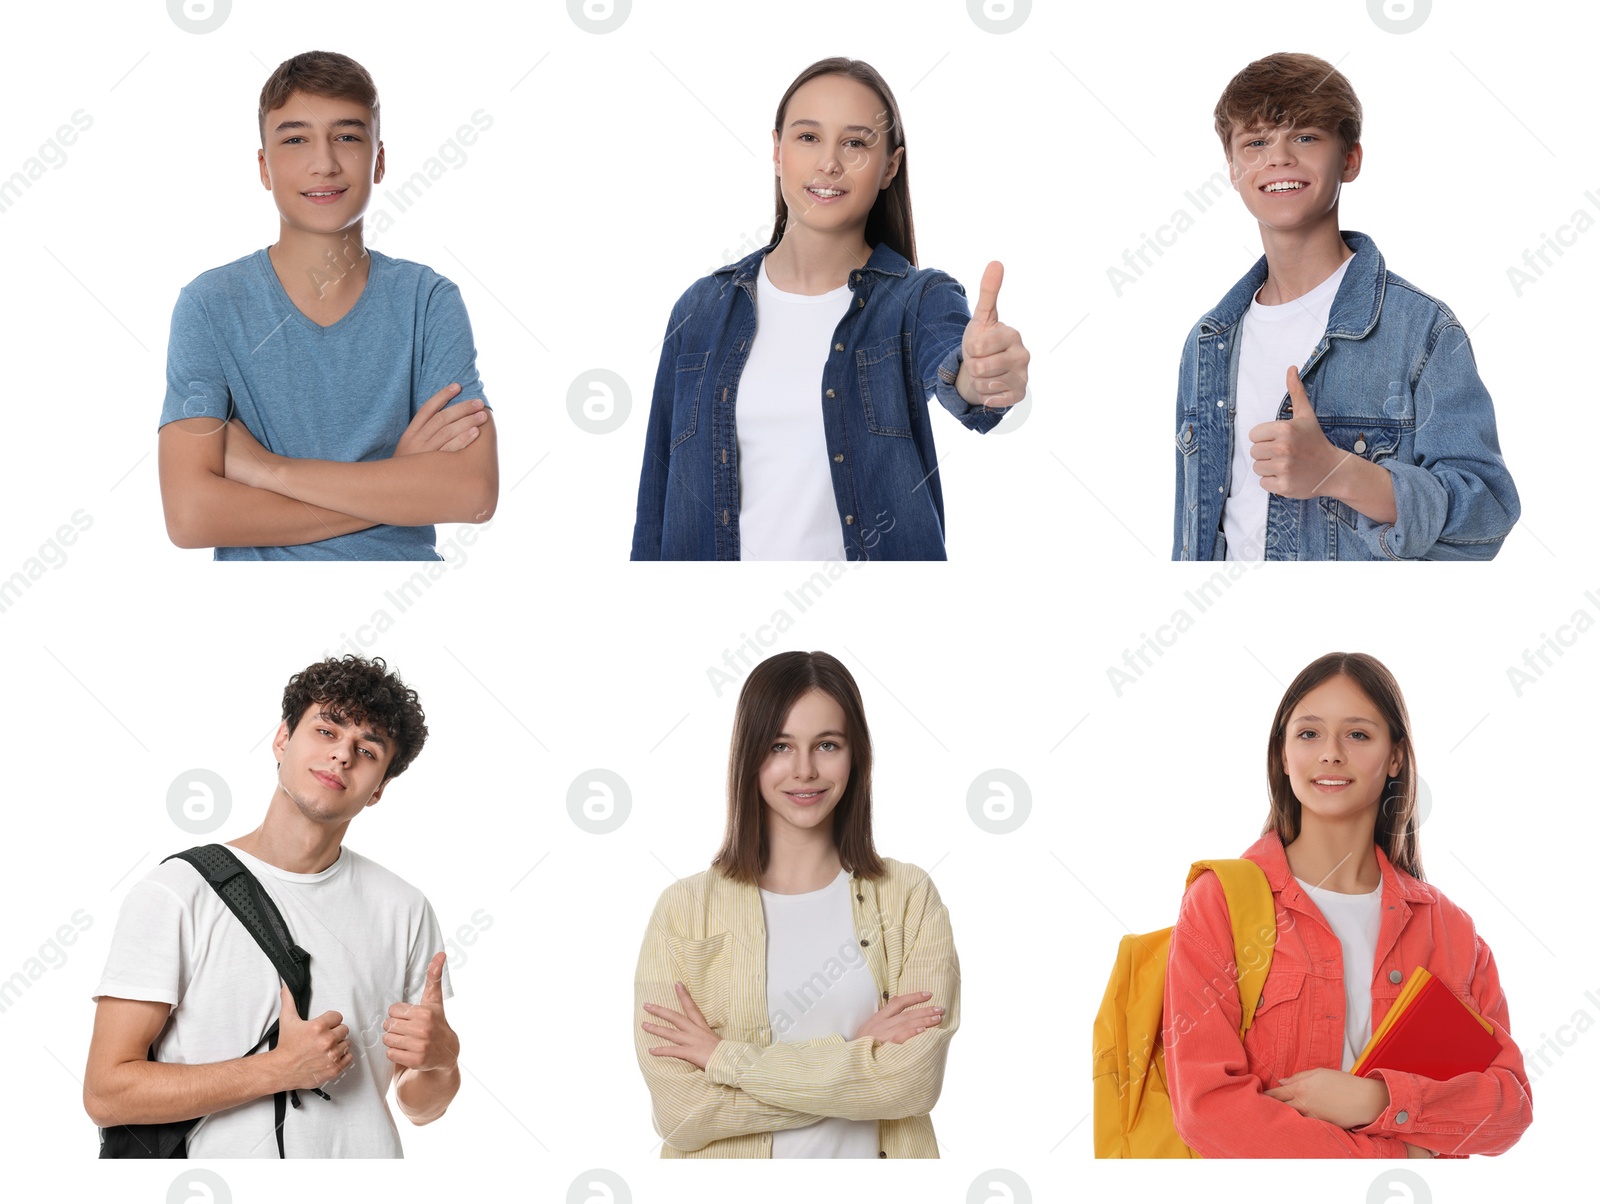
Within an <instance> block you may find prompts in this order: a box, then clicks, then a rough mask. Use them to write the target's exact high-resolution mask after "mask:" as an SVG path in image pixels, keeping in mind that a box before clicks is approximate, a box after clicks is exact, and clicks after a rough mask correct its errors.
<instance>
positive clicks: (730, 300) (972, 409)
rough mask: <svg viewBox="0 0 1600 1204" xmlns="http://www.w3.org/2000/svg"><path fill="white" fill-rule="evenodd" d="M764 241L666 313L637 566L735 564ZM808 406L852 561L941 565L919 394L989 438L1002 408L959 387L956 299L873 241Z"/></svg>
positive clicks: (943, 280) (942, 277) (962, 318)
mask: <svg viewBox="0 0 1600 1204" xmlns="http://www.w3.org/2000/svg"><path fill="white" fill-rule="evenodd" d="M770 250H772V247H770V246H769V247H765V248H763V249H762V250H760V251H755V252H753V253H751V254H750V255H747V256H746V257H745V258H743V259H741V260H740V261H739V262H738V263H734V264H729V265H728V266H727V267H724V268H720V269H718V270H717V271H715V272H713V273H712V274H711V275H709V276H706V277H704V278H702V279H700V280H697V281H696V282H695V283H694V284H693V285H692V286H690V288H689V291H688V292H686V293H684V294H683V296H682V297H681V298H679V300H678V303H677V304H676V305H675V306H673V309H672V317H671V320H670V321H669V322H668V323H667V335H666V339H665V341H664V342H663V343H662V347H661V363H660V366H659V368H658V369H657V370H656V383H655V393H654V396H653V398H652V400H651V403H650V423H649V427H648V428H647V430H646V432H645V448H644V467H643V469H642V470H641V471H640V474H639V504H638V513H637V517H636V519H635V522H634V528H633V553H632V559H634V560H738V559H739V441H738V438H737V436H736V433H735V411H736V409H737V407H738V400H739V378H740V375H741V374H742V373H743V372H744V365H745V361H746V360H747V359H748V358H749V355H750V346H751V344H752V343H753V342H754V340H755V333H756V273H757V272H759V271H760V270H761V261H762V257H763V256H765V255H766V254H767V252H768V251H770ZM849 287H850V289H851V291H852V292H853V293H854V294H855V301H854V304H852V305H851V306H850V308H849V311H848V312H847V313H846V314H845V316H844V317H843V318H841V319H840V321H839V325H838V328H837V329H836V330H835V331H834V339H833V348H832V350H831V351H830V353H829V355H828V363H827V366H826V367H825V368H824V370H823V375H822V396H821V397H820V398H818V402H819V407H818V408H819V410H820V413H821V416H822V427H823V432H824V435H825V437H826V439H827V446H828V457H829V467H830V468H831V469H832V473H833V495H834V500H835V501H836V502H837V504H838V507H839V526H840V529H841V530H842V532H843V534H844V548H845V556H846V558H847V559H849V560H943V559H944V558H945V554H944V498H943V496H942V494H941V492H940V489H939V474H938V456H937V454H936V453H935V451H934V446H933V427H932V424H931V423H930V422H929V420H928V406H927V399H928V397H929V396H930V395H933V396H937V397H938V399H939V401H940V404H942V405H943V406H944V407H945V409H947V410H949V411H950V412H951V413H952V414H954V415H955V416H956V417H957V418H959V419H960V420H961V422H962V424H963V425H964V426H967V427H969V428H970V429H972V430H975V431H979V432H986V431H988V430H990V429H991V428H993V427H994V426H995V425H996V424H997V423H999V421H1000V419H1001V417H1002V415H1003V414H1004V413H1005V411H1004V410H991V409H986V408H985V407H983V406H970V405H968V404H967V403H966V402H965V401H963V400H962V399H961V395H960V394H959V393H957V392H956V387H955V382H956V373H957V372H958V371H959V369H960V367H961V336H962V334H963V333H964V332H965V331H966V328H967V323H968V321H969V320H970V315H969V313H968V311H967V300H966V293H965V291H964V290H963V289H962V287H961V285H960V284H958V283H957V282H956V281H955V280H953V279H952V278H951V277H949V276H948V275H946V274H945V273H943V272H937V271H931V270H921V269H917V268H914V267H912V266H911V264H910V263H909V262H907V261H906V259H905V258H904V257H903V256H901V255H900V254H898V253H897V252H895V251H893V250H891V249H890V248H889V247H888V246H887V245H886V244H882V243H880V244H879V245H878V246H877V247H876V248H875V249H874V250H873V252H872V256H871V258H869V259H868V260H867V264H866V266H865V267H864V268H861V269H859V270H856V271H853V272H851V273H850V280H849Z"/></svg>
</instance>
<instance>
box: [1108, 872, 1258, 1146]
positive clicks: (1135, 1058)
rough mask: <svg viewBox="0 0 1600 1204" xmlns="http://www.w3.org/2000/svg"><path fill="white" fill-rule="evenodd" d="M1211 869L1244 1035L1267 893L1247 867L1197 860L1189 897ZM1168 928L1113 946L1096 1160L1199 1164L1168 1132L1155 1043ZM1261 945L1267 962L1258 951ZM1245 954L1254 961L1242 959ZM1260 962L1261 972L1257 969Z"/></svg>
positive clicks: (1163, 1064)
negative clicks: (1223, 913)
mask: <svg viewBox="0 0 1600 1204" xmlns="http://www.w3.org/2000/svg"><path fill="white" fill-rule="evenodd" d="M1207 870H1210V871H1211V872H1213V873H1214V874H1216V876H1217V878H1218V879H1219V880H1220V881H1221V882H1222V893H1223V894H1224V895H1225V896H1226V897H1227V900H1228V917H1229V921H1230V923H1231V926H1232V928H1233V948H1234V962H1235V964H1236V965H1237V966H1238V971H1239V1002H1240V1004H1241V1005H1242V1006H1243V1011H1242V1015H1241V1020H1240V1024H1239V1035H1240V1036H1241V1037H1243V1036H1244V1034H1245V1031H1246V1030H1247V1029H1249V1027H1250V1022H1251V1020H1253V1019H1254V1018H1255V1012H1256V1004H1257V1003H1259V1002H1260V1000H1261V985H1262V983H1264V982H1265V981H1266V978H1267V970H1268V968H1269V967H1270V966H1271V963H1272V944H1271V943H1270V940H1269V939H1267V938H1264V937H1263V934H1264V933H1273V934H1276V932H1277V919H1276V912H1275V909H1274V907H1273V902H1272V888H1271V887H1270V886H1269V885H1268V884H1267V876H1266V874H1264V873H1263V872H1262V870H1261V867H1260V866H1258V865H1257V864H1256V863H1255V862H1253V861H1247V860H1245V859H1243V858H1234V859H1231V860H1225V861H1197V862H1195V863H1194V865H1192V866H1191V867H1190V868H1189V880H1188V882H1186V883H1185V884H1184V889H1185V890H1187V889H1188V888H1189V887H1190V886H1192V885H1193V884H1194V880H1195V879H1196V878H1198V877H1199V876H1200V875H1201V874H1203V873H1205V872H1206V871H1207ZM1171 944H1172V929H1170V928H1163V929H1162V930H1161V931H1160V932H1147V933H1145V934H1144V935H1143V936H1133V935H1131V934H1130V935H1128V936H1125V937H1123V938H1122V942H1121V944H1119V945H1118V946H1117V962H1116V965H1115V966H1113V967H1112V970H1111V981H1110V982H1108V983H1106V993H1105V997H1104V998H1103V999H1102V1000H1101V1001H1100V1011H1099V1012H1098V1013H1096V1014H1095V1018H1094V1156H1095V1157H1096V1158H1198V1157H1199V1156H1200V1155H1198V1154H1196V1153H1195V1152H1194V1151H1193V1150H1192V1149H1190V1148H1189V1147H1188V1146H1186V1145H1184V1144H1183V1142H1182V1140H1181V1139H1180V1138H1179V1137H1178V1131H1177V1130H1176V1129H1175V1128H1173V1126H1172V1100H1171V1097H1170V1096H1169V1095H1168V1093H1167V1059H1166V1052H1165V1050H1164V1049H1163V1048H1162V1044H1161V1021H1162V1017H1161V1003H1162V994H1163V992H1164V990H1165V988H1166V982H1167V950H1168V948H1169V947H1170V946H1171ZM1263 946H1265V951H1266V956H1265V958H1262V957H1261V955H1260V952H1259V951H1260V950H1261V949H1262V947H1263ZM1241 950H1250V951H1251V953H1252V954H1253V956H1248V957H1246V956H1242V955H1241V953H1240V951H1241ZM1258 961H1260V963H1261V964H1260V965H1257V964H1256V963H1257V962H1258Z"/></svg>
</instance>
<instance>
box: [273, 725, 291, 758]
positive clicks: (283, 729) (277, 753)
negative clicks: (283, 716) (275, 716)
mask: <svg viewBox="0 0 1600 1204" xmlns="http://www.w3.org/2000/svg"><path fill="white" fill-rule="evenodd" d="M288 746H289V724H288V721H287V720H285V721H284V722H282V723H280V724H278V734H277V735H275V736H273V737H272V755H273V756H274V757H275V758H277V759H278V760H279V761H280V762H281V761H282V760H283V750H284V749H285V748H287V747H288Z"/></svg>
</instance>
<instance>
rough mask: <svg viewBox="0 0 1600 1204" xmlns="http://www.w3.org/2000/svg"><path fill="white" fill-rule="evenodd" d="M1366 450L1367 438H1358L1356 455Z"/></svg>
mask: <svg viewBox="0 0 1600 1204" xmlns="http://www.w3.org/2000/svg"><path fill="white" fill-rule="evenodd" d="M1366 450H1367V441H1366V440H1365V439H1359V438H1358V439H1357V440H1356V455H1358V456H1359V455H1360V454H1361V453H1362V452H1364V451H1366Z"/></svg>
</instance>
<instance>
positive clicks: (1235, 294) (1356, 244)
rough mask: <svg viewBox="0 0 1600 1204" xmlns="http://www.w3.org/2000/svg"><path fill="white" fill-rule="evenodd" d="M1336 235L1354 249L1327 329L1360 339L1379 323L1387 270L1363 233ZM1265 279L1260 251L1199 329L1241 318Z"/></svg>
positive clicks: (1264, 260) (1220, 326)
mask: <svg viewBox="0 0 1600 1204" xmlns="http://www.w3.org/2000/svg"><path fill="white" fill-rule="evenodd" d="M1339 236H1340V237H1341V238H1343V239H1344V241H1345V245H1346V246H1348V247H1349V248H1350V249H1351V250H1352V251H1354V252H1355V258H1354V259H1353V260H1352V261H1351V263H1350V266H1349V267H1348V268H1346V269H1345V273H1344V279H1343V280H1341V281H1340V282H1339V291H1338V292H1337V293H1336V294H1334V298H1333V308H1332V309H1331V310H1329V312H1328V332H1327V333H1328V335H1329V337H1330V338H1340V339H1363V338H1366V336H1367V335H1368V334H1370V333H1371V332H1372V328H1373V327H1374V326H1376V325H1377V324H1378V312H1379V310H1381V309H1382V308H1383V289H1384V285H1385V283H1387V280H1388V273H1387V272H1386V271H1385V269H1384V266H1383V256H1382V255H1380V254H1379V253H1378V248H1377V245H1376V244H1375V243H1374V242H1373V241H1372V240H1371V239H1370V238H1368V237H1367V236H1366V235H1365V234H1360V233H1358V232H1356V231H1355V230H1341V231H1340V232H1339ZM1266 280H1267V257H1266V256H1265V255H1263V256H1262V257H1261V258H1260V259H1258V260H1256V265H1255V267H1253V268H1251V269H1250V270H1249V271H1248V272H1247V273H1245V276H1244V278H1243V279H1242V280H1240V281H1239V283H1238V284H1235V285H1234V286H1233V287H1232V288H1231V289H1229V290H1228V292H1227V295H1226V296H1224V297H1223V298H1222V300H1221V301H1219V302H1217V304H1216V307H1215V308H1214V309H1212V310H1211V312H1210V313H1208V314H1206V316H1205V317H1203V318H1201V319H1200V327H1201V329H1202V331H1204V332H1205V333H1208V334H1214V333H1216V332H1218V331H1221V330H1226V329H1227V328H1228V327H1230V326H1232V325H1234V324H1235V323H1236V322H1238V321H1239V320H1240V319H1242V318H1243V317H1244V315H1245V313H1246V312H1247V311H1248V310H1249V308H1250V302H1251V300H1252V299H1253V298H1254V297H1255V295H1256V292H1257V291H1258V290H1259V289H1260V288H1261V286H1262V285H1263V284H1265V283H1266Z"/></svg>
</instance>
